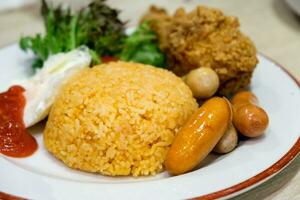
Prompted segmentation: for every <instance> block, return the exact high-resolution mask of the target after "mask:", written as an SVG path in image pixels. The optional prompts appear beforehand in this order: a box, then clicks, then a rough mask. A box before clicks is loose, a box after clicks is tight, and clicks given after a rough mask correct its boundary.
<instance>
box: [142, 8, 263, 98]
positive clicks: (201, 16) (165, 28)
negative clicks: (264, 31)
mask: <svg viewBox="0 0 300 200" xmlns="http://www.w3.org/2000/svg"><path fill="white" fill-rule="evenodd" d="M144 20H147V21H149V22H150V25H151V27H152V28H153V30H154V31H155V32H156V33H157V35H158V37H159V40H160V48H161V50H162V51H163V52H165V53H166V55H167V60H168V67H169V69H170V70H172V71H173V72H174V73H175V74H177V75H179V76H182V75H185V74H186V73H188V72H189V71H190V70H192V69H195V68H199V67H209V68H212V69H214V70H215V71H216V72H217V74H218V76H219V79H220V87H219V90H218V92H219V94H221V95H229V94H232V93H234V92H236V91H237V90H239V89H240V88H244V87H246V86H248V85H249V83H250V81H251V76H252V72H253V70H254V68H255V66H256V64H257V63H258V60H257V57H256V48H255V46H254V44H253V42H252V41H251V40H250V39H249V38H248V37H247V36H245V35H244V34H242V33H241V32H240V30H239V27H240V24H239V21H238V19H237V18H236V17H232V16H225V15H224V14H223V13H222V11H220V10H218V9H214V8H208V7H205V6H198V7H197V8H196V9H194V10H193V11H191V12H190V13H186V12H185V10H184V9H182V8H179V9H177V11H176V12H175V14H174V15H173V16H170V15H168V14H167V12H166V11H165V10H164V9H161V8H157V7H155V6H152V7H151V8H150V9H149V11H148V13H146V15H145V16H144V17H143V18H142V21H144Z"/></svg>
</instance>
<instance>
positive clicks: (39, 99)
mask: <svg viewBox="0 0 300 200" xmlns="http://www.w3.org/2000/svg"><path fill="white" fill-rule="evenodd" d="M90 63H91V57H90V55H89V51H88V49H87V48H86V47H79V48H78V49H75V50H73V51H70V52H68V53H59V54H56V55H53V56H50V57H49V58H48V60H47V61H46V62H45V63H44V66H43V68H42V69H41V70H39V71H38V72H37V73H36V74H35V75H34V76H33V77H31V78H29V79H27V80H25V81H22V82H19V83H18V85H21V86H22V87H23V88H24V89H25V91H24V96H25V98H26V104H25V109H24V118H23V119H24V123H25V126H26V127H30V126H32V125H34V124H36V123H38V122H40V121H41V120H43V119H44V118H45V117H46V116H47V115H48V114H49V111H50V108H51V106H52V104H53V102H54V99H55V97H56V95H57V92H58V89H59V87H60V85H61V84H62V83H63V82H64V81H66V80H67V79H68V77H70V76H72V75H73V74H74V73H76V72H78V71H79V70H81V69H83V68H87V67H89V65H90Z"/></svg>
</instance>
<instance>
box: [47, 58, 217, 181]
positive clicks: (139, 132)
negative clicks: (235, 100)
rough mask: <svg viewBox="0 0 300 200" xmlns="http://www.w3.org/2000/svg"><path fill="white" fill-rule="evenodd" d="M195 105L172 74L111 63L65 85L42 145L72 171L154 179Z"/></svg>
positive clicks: (80, 73)
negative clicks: (153, 176)
mask: <svg viewBox="0 0 300 200" xmlns="http://www.w3.org/2000/svg"><path fill="white" fill-rule="evenodd" d="M197 106H198V105H197V103H196V100H195V99H194V98H193V95H192V92H191V91H190V89H189V88H188V86H186V84H185V83H184V82H183V81H182V80H181V78H179V77H177V76H175V75H174V74H173V73H171V72H169V71H167V70H164V69H159V68H155V67H153V66H149V65H143V64H137V63H127V62H121V61H119V62H110V63H107V64H102V65H100V66H95V67H93V68H88V69H84V70H82V71H80V72H79V73H77V74H76V75H74V76H73V77H72V78H70V79H69V80H68V81H67V83H66V84H65V85H64V86H62V88H61V90H60V92H59V95H58V97H57V98H56V100H55V102H54V104H53V106H52V109H51V112H50V115H49V118H48V121H47V124H46V128H45V131H44V144H45V147H46V149H47V150H48V151H50V152H51V153H52V154H53V155H54V156H55V157H57V158H58V159H60V160H62V161H63V162H64V163H65V164H66V165H67V166H69V167H71V168H75V169H80V170H84V171H88V172H98V173H101V174H104V175H110V176H117V175H133V176H140V175H154V174H156V173H158V172H160V171H162V170H163V162H164V160H165V157H166V154H167V151H168V149H169V146H170V145H171V144H172V141H173V139H174V136H175V134H176V132H177V131H178V130H179V129H180V128H181V126H182V125H183V124H184V123H185V121H186V120H187V118H188V117H190V116H191V115H192V114H193V113H194V111H195V110H196V109H197ZM218 112H219V111H218Z"/></svg>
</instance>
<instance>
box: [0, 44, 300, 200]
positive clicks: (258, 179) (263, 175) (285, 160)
mask: <svg viewBox="0 0 300 200" xmlns="http://www.w3.org/2000/svg"><path fill="white" fill-rule="evenodd" d="M15 45H18V44H17V42H15V43H11V44H7V45H4V46H2V47H1V48H0V50H4V49H6V48H9V47H12V46H15ZM257 54H258V55H260V56H262V57H264V58H265V59H267V60H269V61H270V62H272V63H273V64H274V65H275V66H276V67H278V68H279V69H281V70H282V71H283V72H284V73H285V74H287V75H288V76H289V78H290V79H292V80H293V82H295V83H296V85H297V86H298V88H300V81H299V80H298V79H297V78H296V77H295V76H294V75H292V74H291V72H290V71H289V70H287V69H286V68H285V67H284V66H283V65H281V64H279V63H278V62H277V61H275V60H274V59H272V58H270V57H269V56H267V55H265V54H263V53H261V52H257ZM299 132H300V130H299ZM299 153H300V136H299V137H298V139H297V140H296V142H295V143H294V145H293V146H292V147H291V148H290V149H289V151H288V152H287V153H286V154H284V156H282V157H281V158H280V159H279V160H278V161H277V162H275V163H274V164H272V165H271V166H270V167H268V168H266V169H265V170H263V171H262V172H260V173H258V174H256V175H254V176H252V177H250V178H249V179H247V180H245V181H242V182H240V183H237V184H235V185H232V186H230V187H227V188H225V189H222V190H219V191H215V192H212V193H208V194H204V195H201V196H196V197H192V198H191V199H194V200H200V199H201V200H211V199H218V198H229V197H230V196H231V195H232V197H233V196H237V195H238V194H239V192H243V191H244V192H246V191H248V190H250V189H251V187H252V188H255V187H257V186H258V185H260V184H261V183H263V182H264V181H266V180H268V179H270V178H272V177H273V176H275V175H276V174H277V173H278V172H280V171H281V170H283V169H284V168H285V167H287V166H288V165H289V164H290V163H291V162H292V161H293V160H294V159H295V158H296V157H297V156H298V154H299ZM0 199H3V200H25V199H26V198H25V197H20V196H15V195H12V194H8V193H4V192H2V191H0Z"/></svg>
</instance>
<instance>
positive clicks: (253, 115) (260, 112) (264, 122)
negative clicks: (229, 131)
mask: <svg viewBox="0 0 300 200" xmlns="http://www.w3.org/2000/svg"><path fill="white" fill-rule="evenodd" d="M231 103H232V105H233V111H234V114H233V124H234V126H235V127H236V128H237V130H238V131H239V132H240V133H241V134H243V135H245V136H247V137H257V136H260V135H262V134H263V133H264V132H265V130H266V128H267V127H268V124H269V117H268V114H267V113H266V111H265V110H264V109H263V108H261V107H260V106H259V104H258V99H257V97H256V96H255V95H254V94H253V93H252V92H250V91H242V92H239V93H237V94H235V95H234V96H233V98H232V101H231Z"/></svg>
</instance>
